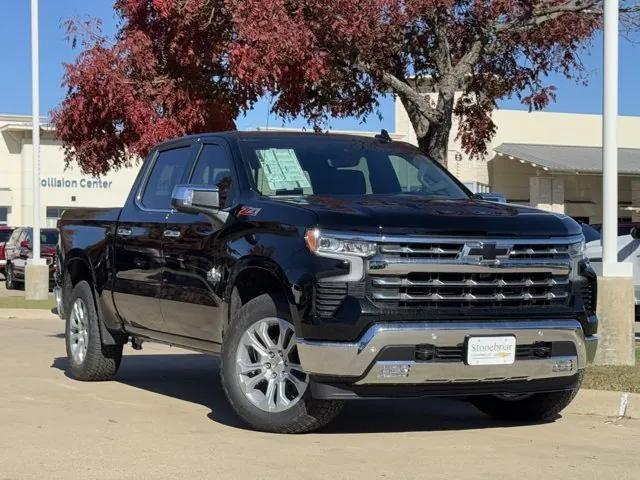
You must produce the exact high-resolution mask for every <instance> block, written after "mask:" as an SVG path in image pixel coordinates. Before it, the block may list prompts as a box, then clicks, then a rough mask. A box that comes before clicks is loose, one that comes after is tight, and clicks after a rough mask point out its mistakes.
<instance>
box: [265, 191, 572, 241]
mask: <svg viewBox="0 0 640 480" xmlns="http://www.w3.org/2000/svg"><path fill="white" fill-rule="evenodd" d="M277 201H278V202H285V203H288V204H293V205H296V206H298V207H302V208H305V209H308V210H311V211H313V212H314V213H315V214H316V215H317V217H318V226H320V227H321V228H326V229H335V230H349V231H356V232H363V233H386V234H410V235H411V234H414V235H429V234H431V235H453V236H459V235H466V236H495V237H563V236H569V235H579V234H581V233H582V231H581V229H580V226H579V225H578V224H577V223H576V222H575V221H574V220H572V219H571V218H569V217H567V216H566V215H562V214H556V213H550V212H543V211H541V210H536V209H534V208H529V207H525V206H520V205H512V204H502V203H494V202H487V201H484V200H476V199H464V200H447V199H433V198H425V197H423V196H418V195H393V196H390V195H389V196H388V195H368V196H366V197H362V196H339V197H336V196H323V195H311V196H306V197H295V198H293V197H289V198H286V199H277Z"/></svg>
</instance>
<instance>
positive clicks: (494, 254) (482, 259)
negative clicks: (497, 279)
mask: <svg viewBox="0 0 640 480" xmlns="http://www.w3.org/2000/svg"><path fill="white" fill-rule="evenodd" d="M511 248H512V246H511V245H503V244H498V243H496V242H470V243H466V244H465V245H464V248H463V249H462V255H461V259H462V260H463V261H466V262H469V263H480V264H498V263H500V261H501V260H506V259H508V258H509V254H510V253H511Z"/></svg>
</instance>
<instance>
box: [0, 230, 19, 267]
mask: <svg viewBox="0 0 640 480" xmlns="http://www.w3.org/2000/svg"><path fill="white" fill-rule="evenodd" d="M14 230H15V229H14V228H13V227H0V273H3V274H4V266H5V265H6V264H7V258H6V257H5V253H4V249H5V243H7V240H9V237H11V234H12V233H13V231H14Z"/></svg>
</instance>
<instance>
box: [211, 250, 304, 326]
mask: <svg viewBox="0 0 640 480" xmlns="http://www.w3.org/2000/svg"><path fill="white" fill-rule="evenodd" d="M264 294H268V295H272V296H274V297H277V298H279V299H280V300H282V301H283V302H286V307H287V308H288V309H289V310H291V308H292V305H293V304H294V295H293V289H292V286H291V283H290V282H289V280H288V279H287V276H286V274H285V272H284V270H283V269H282V268H281V267H280V266H279V265H278V264H277V263H276V262H274V261H273V260H271V259H268V258H261V257H252V258H246V259H243V260H240V261H239V262H238V263H237V264H236V265H235V266H234V268H233V270H232V271H231V272H230V274H229V277H228V281H227V285H226V289H225V301H226V303H227V305H228V315H227V316H226V319H225V320H226V324H225V328H223V334H224V330H225V329H226V326H227V325H228V324H229V323H230V322H231V319H232V318H233V315H234V314H235V312H236V311H237V310H238V309H239V308H240V307H242V306H243V305H245V304H246V303H247V302H248V301H250V300H252V299H254V298H256V297H259V296H260V295H264Z"/></svg>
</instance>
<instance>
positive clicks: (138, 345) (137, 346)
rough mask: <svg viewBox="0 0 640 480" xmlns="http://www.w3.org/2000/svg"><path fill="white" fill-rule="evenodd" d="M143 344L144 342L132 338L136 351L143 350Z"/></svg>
mask: <svg viewBox="0 0 640 480" xmlns="http://www.w3.org/2000/svg"><path fill="white" fill-rule="evenodd" d="M142 343H143V342H142V340H139V339H137V338H136V337H131V347H132V348H133V349H134V350H142Z"/></svg>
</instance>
